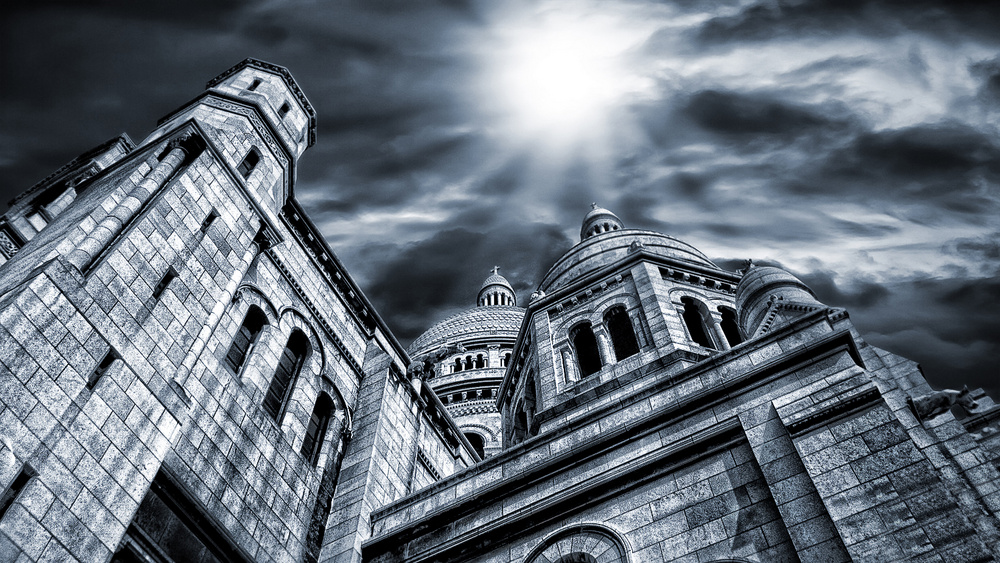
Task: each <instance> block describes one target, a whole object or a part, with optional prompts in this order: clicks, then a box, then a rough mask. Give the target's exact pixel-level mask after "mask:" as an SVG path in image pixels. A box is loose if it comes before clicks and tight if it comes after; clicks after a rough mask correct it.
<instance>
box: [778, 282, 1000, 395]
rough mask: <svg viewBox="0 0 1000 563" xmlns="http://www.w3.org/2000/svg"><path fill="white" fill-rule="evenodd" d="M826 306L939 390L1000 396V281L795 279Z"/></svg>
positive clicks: (866, 338)
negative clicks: (999, 375) (843, 311)
mask: <svg viewBox="0 0 1000 563" xmlns="http://www.w3.org/2000/svg"><path fill="white" fill-rule="evenodd" d="M797 277H799V278H800V279H801V280H802V281H803V282H805V283H806V285H808V286H809V287H810V288H811V289H812V290H813V291H814V292H815V293H816V295H817V297H818V298H819V299H820V301H822V302H823V303H826V304H827V305H831V306H836V307H845V308H847V310H848V313H849V314H850V315H851V319H852V320H853V322H854V323H855V325H856V326H857V327H858V330H860V331H861V334H862V338H864V339H865V340H867V341H868V342H870V343H872V344H874V345H876V346H879V347H881V348H885V349H887V350H889V351H891V352H894V353H897V354H900V355H902V356H904V357H907V358H910V359H912V360H915V361H917V362H918V363H920V364H921V366H922V367H923V369H924V374H925V375H926V377H927V378H928V381H929V382H930V383H931V385H932V386H933V387H935V388H939V389H941V388H951V387H955V386H958V387H961V386H962V385H963V384H968V385H969V387H970V388H974V387H983V388H985V389H987V390H988V392H989V394H990V395H991V396H993V397H996V396H998V395H997V393H998V392H1000V382H998V381H997V379H996V358H997V357H1000V317H997V315H996V314H995V304H996V303H997V300H998V299H1000V278H994V279H986V280H982V279H979V280H970V279H963V278H950V279H935V278H928V277H914V278H912V279H908V280H903V281H897V282H893V283H889V284H884V283H874V282H872V281H870V280H866V279H864V278H848V279H844V280H842V281H840V282H837V281H835V280H836V279H838V278H841V277H842V276H841V275H839V274H836V273H834V272H830V271H813V272H808V273H801V274H797Z"/></svg>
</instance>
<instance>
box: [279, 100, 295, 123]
mask: <svg viewBox="0 0 1000 563" xmlns="http://www.w3.org/2000/svg"><path fill="white" fill-rule="evenodd" d="M290 109H292V108H290V107H288V102H285V103H283V104H281V107H280V108H278V117H279V118H281V119H284V118H285V116H286V115H288V110H290Z"/></svg>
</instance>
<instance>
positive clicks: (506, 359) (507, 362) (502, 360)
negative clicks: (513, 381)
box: [500, 352, 510, 368]
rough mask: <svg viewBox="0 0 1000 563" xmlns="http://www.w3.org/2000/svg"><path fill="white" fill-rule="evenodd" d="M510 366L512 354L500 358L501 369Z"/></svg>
mask: <svg viewBox="0 0 1000 563" xmlns="http://www.w3.org/2000/svg"><path fill="white" fill-rule="evenodd" d="M509 365H510V352H507V353H506V354H504V355H503V357H501V358H500V367H502V368H505V367H507V366H509Z"/></svg>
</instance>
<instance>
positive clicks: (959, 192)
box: [788, 122, 1000, 215]
mask: <svg viewBox="0 0 1000 563" xmlns="http://www.w3.org/2000/svg"><path fill="white" fill-rule="evenodd" d="M801 173H802V176H801V177H799V178H793V179H791V180H790V182H789V184H788V187H789V188H790V189H791V191H793V192H796V193H799V194H810V195H812V196H820V197H839V196H840V195H843V194H845V193H850V194H851V195H852V196H856V197H858V198H862V199H867V200H883V201H888V202H893V203H907V202H909V203H913V202H920V203H921V204H922V205H923V206H925V207H930V206H939V207H940V208H941V209H943V210H945V211H950V212H955V213H959V214H967V215H976V214H992V213H994V212H995V210H996V208H997V201H998V198H1000V193H998V191H997V185H998V182H1000V147H998V145H997V144H996V141H995V140H994V139H993V138H991V137H988V136H986V135H985V134H983V133H981V132H979V131H977V130H975V129H973V128H972V127H970V126H968V125H964V124H961V123H954V122H946V123H939V124H922V125H916V126H913V127H906V128H901V129H890V130H884V131H870V132H866V133H863V134H860V135H858V136H857V137H856V138H854V139H853V140H851V142H850V143H849V144H848V145H847V146H845V147H843V148H839V149H836V150H833V151H831V152H830V153H829V154H827V155H826V156H824V157H823V160H822V162H821V163H818V164H814V163H810V164H809V165H808V166H807V167H804V168H803V169H802V170H801Z"/></svg>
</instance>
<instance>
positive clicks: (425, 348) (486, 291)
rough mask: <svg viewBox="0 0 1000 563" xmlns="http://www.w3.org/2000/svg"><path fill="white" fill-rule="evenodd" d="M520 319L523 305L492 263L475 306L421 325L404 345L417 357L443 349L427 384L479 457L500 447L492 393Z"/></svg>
mask: <svg viewBox="0 0 1000 563" xmlns="http://www.w3.org/2000/svg"><path fill="white" fill-rule="evenodd" d="M522 319H524V309H522V308H520V307H518V306H517V296H516V295H515V294H514V288H512V287H511V286H510V282H508V281H507V278H505V277H503V276H501V275H500V272H499V268H493V273H492V274H491V275H490V276H489V277H488V278H486V281H484V282H483V286H482V288H480V290H479V295H478V296H477V297H476V306H475V307H473V308H471V309H468V310H465V311H462V312H460V313H456V314H454V315H452V316H450V317H448V318H447V319H445V320H443V321H441V322H439V323H437V324H435V325H434V326H432V327H431V328H429V329H427V331H426V332H424V333H423V334H421V335H420V336H418V337H417V338H416V339H415V340H414V341H413V343H412V344H410V347H409V348H408V350H407V352H408V353H409V354H410V357H411V358H423V357H426V356H428V355H429V354H434V353H435V352H437V351H438V350H441V349H442V348H445V350H444V353H442V354H440V358H434V359H436V360H437V361H436V362H434V369H433V371H430V372H429V374H431V375H432V376H433V379H429V380H428V383H429V384H430V385H431V387H433V388H434V391H435V392H436V393H437V394H438V396H439V397H440V398H441V400H442V401H443V402H444V404H445V406H446V408H447V409H448V412H449V413H450V414H451V416H452V418H454V419H455V423H456V424H458V426H459V428H460V429H461V430H462V432H463V433H464V434H465V437H466V438H467V439H468V440H469V443H470V444H472V446H473V448H474V449H475V450H476V453H478V454H479V456H480V457H487V456H491V455H494V454H496V453H497V452H499V451H500V449H501V446H502V441H501V437H502V434H501V428H500V412H499V411H497V407H496V392H497V389H498V388H499V387H500V382H501V381H502V380H503V374H504V371H505V370H506V369H507V365H508V364H509V363H510V357H511V351H512V350H513V347H514V339H515V338H516V337H517V329H518V328H520V327H521V320H522Z"/></svg>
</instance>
